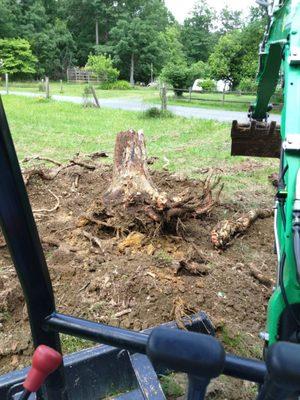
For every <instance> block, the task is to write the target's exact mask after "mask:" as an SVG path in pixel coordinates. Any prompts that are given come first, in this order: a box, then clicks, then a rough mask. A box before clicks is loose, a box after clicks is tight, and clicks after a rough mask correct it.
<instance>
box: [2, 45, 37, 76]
mask: <svg viewBox="0 0 300 400" xmlns="http://www.w3.org/2000/svg"><path fill="white" fill-rule="evenodd" d="M0 55H1V60H2V62H1V66H0V72H1V73H2V74H3V73H8V74H10V75H15V76H23V75H27V74H34V73H35V64H36V62H37V59H36V58H35V57H34V55H33V54H32V51H31V48H30V44H29V42H28V41H27V40H24V39H0Z"/></svg>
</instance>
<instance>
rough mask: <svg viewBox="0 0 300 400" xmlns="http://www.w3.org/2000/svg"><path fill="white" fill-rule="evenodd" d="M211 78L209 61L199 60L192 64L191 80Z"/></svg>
mask: <svg viewBox="0 0 300 400" xmlns="http://www.w3.org/2000/svg"><path fill="white" fill-rule="evenodd" d="M208 78H210V67H209V65H208V63H205V62H203V61H198V62H197V63H194V64H192V65H191V66H190V81H191V83H193V82H194V81H195V80H196V79H208Z"/></svg>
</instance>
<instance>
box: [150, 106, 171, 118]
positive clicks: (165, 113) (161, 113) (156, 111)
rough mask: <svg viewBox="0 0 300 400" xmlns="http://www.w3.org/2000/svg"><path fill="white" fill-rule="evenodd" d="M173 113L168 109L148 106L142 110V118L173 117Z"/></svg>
mask: <svg viewBox="0 0 300 400" xmlns="http://www.w3.org/2000/svg"><path fill="white" fill-rule="evenodd" d="M173 117H174V114H173V113H172V112H171V111H168V110H164V111H163V110H160V109H159V108H157V107H151V108H148V110H146V111H144V112H143V118H173Z"/></svg>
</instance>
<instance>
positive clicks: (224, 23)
mask: <svg viewBox="0 0 300 400" xmlns="http://www.w3.org/2000/svg"><path fill="white" fill-rule="evenodd" d="M219 23H220V25H221V26H220V28H219V30H218V33H219V34H220V35H225V34H226V33H228V32H231V31H234V30H235V29H242V28H243V26H244V21H243V19H242V11H240V10H232V9H230V8H229V7H228V6H227V5H226V6H225V7H224V8H223V9H222V10H221V11H220V14H219Z"/></svg>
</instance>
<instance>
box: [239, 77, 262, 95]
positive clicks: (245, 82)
mask: <svg viewBox="0 0 300 400" xmlns="http://www.w3.org/2000/svg"><path fill="white" fill-rule="evenodd" d="M238 88H239V90H240V91H241V92H250V93H256V91H257V83H256V81H255V79H251V78H243V79H241V81H240V84H239V86H238Z"/></svg>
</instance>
